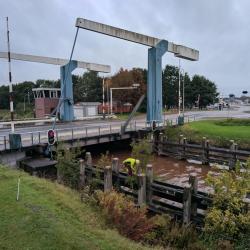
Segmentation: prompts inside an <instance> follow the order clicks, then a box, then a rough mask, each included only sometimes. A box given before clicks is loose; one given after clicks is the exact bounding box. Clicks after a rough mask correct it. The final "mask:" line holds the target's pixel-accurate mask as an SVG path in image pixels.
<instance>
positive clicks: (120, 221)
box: [97, 191, 154, 240]
mask: <svg viewBox="0 0 250 250" xmlns="http://www.w3.org/2000/svg"><path fill="white" fill-rule="evenodd" d="M97 199H98V202H99V205H100V206H101V207H102V209H103V213H104V216H105V218H106V219H107V221H108V222H109V223H111V224H112V225H114V226H115V227H116V228H117V230H118V231H119V233H120V234H122V235H124V236H126V237H128V238H130V239H132V240H142V239H143V238H144V235H145V234H146V233H147V232H149V231H150V230H152V228H153V227H154V223H153V220H152V219H149V218H147V209H146V207H143V208H138V207H136V206H135V204H134V202H133V201H132V200H130V199H129V198H128V197H126V196H125V195H124V194H121V193H118V192H115V191H112V192H101V191H99V192H97Z"/></svg>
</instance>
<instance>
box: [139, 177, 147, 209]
mask: <svg viewBox="0 0 250 250" xmlns="http://www.w3.org/2000/svg"><path fill="white" fill-rule="evenodd" d="M137 178H138V206H142V205H143V204H145V203H146V175H145V174H138V175H137Z"/></svg>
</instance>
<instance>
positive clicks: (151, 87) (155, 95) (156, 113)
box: [147, 40, 168, 125]
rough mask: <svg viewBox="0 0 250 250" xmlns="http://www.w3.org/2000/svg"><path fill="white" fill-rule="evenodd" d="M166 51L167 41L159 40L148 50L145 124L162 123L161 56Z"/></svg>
mask: <svg viewBox="0 0 250 250" xmlns="http://www.w3.org/2000/svg"><path fill="white" fill-rule="evenodd" d="M167 51H168V41H166V40H161V41H160V42H159V43H157V44H156V46H155V47H152V48H150V49H148V80H147V122H148V123H149V124H151V125H152V123H153V122H154V121H155V122H162V56H163V55H164V54H165V53H166V52H167Z"/></svg>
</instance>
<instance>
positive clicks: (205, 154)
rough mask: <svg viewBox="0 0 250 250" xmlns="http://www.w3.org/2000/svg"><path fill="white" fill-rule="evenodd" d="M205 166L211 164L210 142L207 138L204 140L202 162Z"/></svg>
mask: <svg viewBox="0 0 250 250" xmlns="http://www.w3.org/2000/svg"><path fill="white" fill-rule="evenodd" d="M201 162H202V164H203V165H208V164H209V140H207V139H206V137H203V138H202V160H201Z"/></svg>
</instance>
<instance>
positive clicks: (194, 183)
mask: <svg viewBox="0 0 250 250" xmlns="http://www.w3.org/2000/svg"><path fill="white" fill-rule="evenodd" d="M189 184H190V185H191V191H192V197H191V216H192V217H195V216H196V215H197V202H196V200H195V197H194V195H197V192H198V178H197V174H196V173H191V174H190V175H189Z"/></svg>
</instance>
